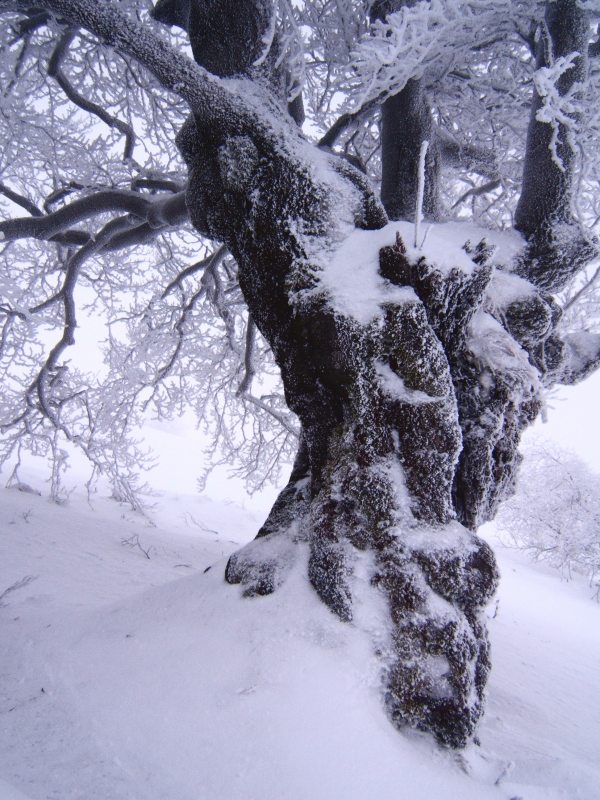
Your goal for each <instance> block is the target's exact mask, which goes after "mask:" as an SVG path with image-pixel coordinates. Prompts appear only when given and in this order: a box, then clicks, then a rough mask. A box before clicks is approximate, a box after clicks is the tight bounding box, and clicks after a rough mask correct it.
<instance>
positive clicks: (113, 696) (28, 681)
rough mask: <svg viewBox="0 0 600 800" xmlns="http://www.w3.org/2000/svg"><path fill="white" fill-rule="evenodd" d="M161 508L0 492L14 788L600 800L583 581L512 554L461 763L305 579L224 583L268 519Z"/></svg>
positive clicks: (594, 668)
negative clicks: (234, 556)
mask: <svg viewBox="0 0 600 800" xmlns="http://www.w3.org/2000/svg"><path fill="white" fill-rule="evenodd" d="M156 502H157V510H156V512H155V516H156V519H157V521H158V523H159V524H158V526H157V527H151V526H149V525H148V523H147V521H145V520H144V519H143V518H142V517H140V516H136V515H135V514H133V513H131V512H128V511H127V510H126V508H125V507H123V506H120V505H119V504H117V503H115V502H114V501H111V500H109V499H101V498H97V499H96V500H95V503H94V505H95V509H94V510H93V511H92V510H91V509H90V508H89V506H87V504H86V503H85V501H84V499H83V497H81V496H79V495H77V493H75V494H74V495H73V496H72V498H71V501H70V503H69V505H68V506H67V507H60V506H55V505H52V504H50V503H49V502H48V501H47V500H46V499H45V498H43V497H39V496H37V495H34V494H28V493H23V492H19V491H16V490H14V489H13V490H2V491H1V492H0V594H1V593H2V592H5V591H6V590H7V589H8V587H10V586H14V589H13V590H12V591H9V592H8V593H6V594H4V596H3V597H2V598H1V599H0V642H1V643H2V644H1V649H0V800H17V799H19V800H23V798H28V799H30V800H42V798H48V799H50V798H52V800H75V799H77V800H84V799H85V800H120V799H121V798H122V799H125V798H126V799H127V800H371V799H372V798H375V799H376V800H425V798H426V800H438V798H439V799H442V800H443V799H444V798H460V799H461V800H462V798H465V799H466V800H471V799H472V800H480V799H482V800H483V799H484V798H488V797H490V798H493V797H496V798H522V800H541V799H542V798H544V800H554V798H582V800H594V798H598V797H600V692H599V688H600V625H599V624H598V622H599V621H600V605H599V604H598V603H596V602H594V601H593V600H592V599H591V598H590V591H589V589H588V587H587V586H586V585H585V583H581V584H580V583H577V582H571V583H566V582H563V581H561V579H560V576H559V575H558V574H557V573H555V572H553V571H551V570H549V569H546V568H544V567H542V566H539V565H536V566H533V565H531V564H530V563H529V562H528V561H527V559H526V558H525V557H524V556H523V555H522V554H519V553H516V552H514V551H510V550H506V549H504V548H501V547H499V548H498V557H499V560H500V564H501V568H502V573H503V579H502V585H501V589H500V593H499V601H498V606H497V608H496V607H495V606H494V607H492V608H491V609H490V612H489V615H490V620H489V625H490V631H491V636H492V639H493V647H494V652H493V660H494V671H493V675H492V679H491V683H490V689H489V700H488V707H487V713H486V717H485V720H484V722H483V724H482V726H481V730H480V740H481V745H480V746H476V745H472V746H471V748H470V749H469V750H468V751H467V752H466V753H465V754H464V755H462V756H457V755H455V754H453V753H449V752H443V751H441V750H439V749H438V748H436V747H435V746H433V745H432V743H431V741H430V740H429V738H428V737H426V736H422V735H419V734H414V733H408V732H407V733H406V734H403V735H401V734H399V733H397V732H396V731H395V730H394V729H393V728H392V726H391V725H390V724H389V722H388V721H387V719H386V717H385V714H384V712H383V710H382V704H381V702H380V698H379V696H378V692H379V678H378V666H377V662H376V661H375V660H374V657H373V654H372V653H371V652H370V649H369V647H368V645H367V643H366V642H365V640H364V639H363V638H362V637H361V636H360V634H359V633H357V632H356V631H355V630H354V629H353V628H351V627H350V626H347V625H344V624H342V623H340V622H338V621H337V620H336V619H335V618H334V617H333V616H332V615H331V614H330V613H329V612H328V610H327V609H326V608H325V606H323V604H321V603H319V602H318V601H317V599H316V598H315V597H314V596H313V595H312V593H311V591H310V589H309V588H307V586H306V585H305V582H304V581H303V580H302V577H301V575H299V574H292V576H291V578H290V579H289V580H288V582H287V583H286V584H285V586H284V587H283V588H282V589H280V590H279V591H278V592H277V593H276V594H275V595H273V596H270V597H266V598H255V599H252V600H242V599H240V590H239V588H238V587H232V586H228V585H226V584H225V583H224V581H223V567H224V559H225V558H226V557H227V555H228V553H230V552H231V551H232V550H233V549H234V548H236V547H237V546H238V544H239V543H241V542H244V541H247V540H248V539H250V538H251V537H252V536H253V535H254V532H255V531H256V529H257V527H258V522H259V519H260V512H259V511H256V513H254V512H251V511H248V510H247V509H243V508H241V507H240V506H238V505H236V504H233V503H227V502H225V501H209V500H207V499H203V498H201V497H198V496H196V497H194V496H191V495H190V496H181V495H180V496H175V495H169V494H166V493H164V492H163V494H162V496H160V497H158V498H156ZM138 542H139V546H138V544H137V543H138ZM143 550H146V551H147V552H148V555H149V556H150V558H147V557H146V554H145V553H144V552H143ZM211 564H214V566H213V568H212V569H211V570H209V571H208V572H204V570H205V568H206V567H207V566H208V565H211ZM300 568H301V565H300ZM19 582H21V585H20V586H19Z"/></svg>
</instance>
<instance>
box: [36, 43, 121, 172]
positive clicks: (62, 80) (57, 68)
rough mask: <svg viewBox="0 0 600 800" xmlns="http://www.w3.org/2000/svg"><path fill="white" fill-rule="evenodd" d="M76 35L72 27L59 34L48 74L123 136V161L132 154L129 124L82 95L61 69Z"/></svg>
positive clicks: (90, 111) (75, 99) (67, 93)
mask: <svg viewBox="0 0 600 800" xmlns="http://www.w3.org/2000/svg"><path fill="white" fill-rule="evenodd" d="M76 36H77V31H76V30H74V29H69V30H67V31H65V33H64V34H63V35H62V36H61V38H60V39H59V41H58V44H57V45H56V47H55V48H54V52H53V53H52V56H51V57H50V61H49V62H48V75H50V77H52V78H54V79H55V80H56V82H57V83H58V85H59V86H60V88H61V89H62V90H63V92H64V93H65V94H66V95H67V97H68V98H69V100H70V101H71V102H72V103H74V104H75V105H76V106H79V108H81V109H82V110H83V111H87V112H88V113H90V114H94V115H95V116H96V117H98V119H101V120H102V122H104V123H105V124H106V125H108V126H109V128H116V129H117V130H118V131H119V132H120V133H122V134H123V136H125V151H124V153H123V161H129V159H131V157H132V155H133V148H134V147H135V133H134V131H133V128H132V127H131V125H129V124H128V123H126V122H123V121H122V120H120V119H118V118H117V117H114V116H113V115H112V114H109V113H108V111H106V109H104V108H102V106H99V105H98V104H97V103H93V102H92V101H91V100H88V99H87V98H85V97H83V95H82V94H80V93H79V92H78V91H77V90H76V89H75V88H74V87H73V85H72V84H71V82H70V81H69V80H68V78H67V76H66V75H65V73H64V72H63V70H62V62H63V61H64V58H65V56H66V54H67V51H68V49H69V47H70V45H71V44H72V42H73V40H74V39H75V37H76Z"/></svg>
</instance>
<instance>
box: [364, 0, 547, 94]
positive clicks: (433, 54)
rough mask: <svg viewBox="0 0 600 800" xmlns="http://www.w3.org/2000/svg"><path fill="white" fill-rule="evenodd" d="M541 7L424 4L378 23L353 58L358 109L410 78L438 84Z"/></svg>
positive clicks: (482, 0)
mask: <svg viewBox="0 0 600 800" xmlns="http://www.w3.org/2000/svg"><path fill="white" fill-rule="evenodd" d="M541 5H542V4H541V3H538V2H534V3H531V2H516V3H515V2H513V1H512V0H469V1H468V2H464V1H461V0H421V1H420V2H418V3H415V4H414V5H411V6H408V5H407V6H403V7H402V8H401V9H400V10H399V11H396V12H394V13H392V14H389V15H388V16H387V18H386V21H385V22H382V21H379V20H378V21H377V22H375V23H374V24H373V26H372V29H371V32H370V35H368V36H365V37H364V38H363V40H362V42H361V43H360V45H359V46H358V48H357V49H356V51H355V54H354V66H355V69H356V75H357V80H356V90H355V97H356V105H357V106H359V107H360V106H362V105H364V104H366V103H368V102H369V101H370V100H372V99H373V98H380V99H385V97H388V96H390V95H393V94H396V93H398V92H399V91H401V90H402V89H403V88H404V86H405V85H406V83H407V82H408V81H409V80H411V79H414V78H416V79H418V78H422V77H423V76H427V78H428V79H431V80H436V79H437V78H439V77H441V76H443V75H445V74H446V73H447V72H449V71H450V70H451V69H454V68H456V67H457V66H459V65H460V64H461V63H462V62H464V61H466V59H467V56H468V54H469V53H470V52H472V51H473V50H475V49H478V48H482V47H485V46H486V45H487V44H488V43H489V42H490V41H496V40H497V39H498V38H506V37H508V36H510V35H513V34H518V31H519V30H520V29H521V28H522V27H523V26H522V24H520V22H521V21H522V20H521V18H527V19H528V20H529V19H531V17H532V16H535V14H536V8H537V7H538V6H539V7H541Z"/></svg>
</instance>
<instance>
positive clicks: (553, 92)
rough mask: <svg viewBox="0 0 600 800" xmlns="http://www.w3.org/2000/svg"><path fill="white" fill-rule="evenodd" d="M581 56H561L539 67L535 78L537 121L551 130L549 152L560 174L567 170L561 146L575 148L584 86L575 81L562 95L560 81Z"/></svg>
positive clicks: (575, 54) (571, 54)
mask: <svg viewBox="0 0 600 800" xmlns="http://www.w3.org/2000/svg"><path fill="white" fill-rule="evenodd" d="M579 57H580V54H579V53H577V52H574V53H569V55H568V56H561V57H560V58H557V59H556V60H555V61H554V63H553V64H552V65H551V66H549V67H540V68H539V69H538V70H537V71H536V72H535V74H534V76H533V82H534V84H535V90H536V92H537V94H538V96H539V98H540V100H541V103H542V105H541V108H540V109H539V110H538V112H537V114H536V119H537V121H538V122H546V123H548V124H549V125H550V126H551V127H552V137H551V139H550V145H549V146H550V152H551V153H552V161H553V162H554V163H555V164H556V166H557V167H558V168H559V169H560V171H561V172H564V171H565V166H564V164H563V160H562V158H561V157H560V154H559V152H558V150H559V147H560V145H561V144H567V145H568V146H569V147H570V148H571V149H574V147H575V143H574V141H573V137H572V134H573V132H574V128H575V125H576V119H577V113H578V111H580V110H581V108H580V103H579V102H578V101H579V98H580V96H581V94H582V89H583V86H582V84H581V83H579V82H575V83H573V85H572V86H571V87H570V88H569V89H568V90H567V91H566V92H564V93H562V92H561V90H560V82H561V79H562V78H563V76H564V75H565V74H566V73H567V72H569V71H570V70H572V69H574V68H575V67H576V63H575V62H576V59H578V58H579ZM561 134H562V135H564V136H566V137H567V141H566V142H562V141H561Z"/></svg>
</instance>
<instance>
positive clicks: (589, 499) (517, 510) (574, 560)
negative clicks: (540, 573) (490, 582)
mask: <svg viewBox="0 0 600 800" xmlns="http://www.w3.org/2000/svg"><path fill="white" fill-rule="evenodd" d="M497 524H498V529H499V530H500V531H501V533H503V534H507V535H508V538H509V541H510V542H511V543H512V545H514V546H515V547H519V548H521V549H523V550H526V551H527V552H528V553H530V554H531V555H532V557H533V558H535V559H536V560H538V561H546V562H547V563H548V564H550V565H551V566H553V567H555V568H556V569H559V570H560V571H561V572H562V574H563V575H564V576H565V577H566V578H571V577H572V575H573V573H580V574H583V575H585V576H586V578H587V579H588V580H589V582H590V586H593V587H594V588H595V597H596V598H598V596H599V593H600V586H599V584H598V574H599V573H600V477H599V476H598V475H597V474H596V473H594V472H592V471H591V470H590V468H589V467H588V466H587V465H586V464H585V462H583V461H582V460H581V459H579V458H577V456H575V455H574V454H573V453H569V452H567V451H560V450H559V451H556V448H552V449H551V448H549V447H545V446H544V445H539V444H538V445H537V446H535V447H532V448H530V450H529V452H528V454H527V456H526V458H525V463H524V465H523V469H522V470H521V473H520V475H519V481H518V487H517V491H516V492H515V494H514V495H513V497H511V498H510V499H509V500H508V501H507V502H506V503H503V504H502V507H501V509H500V513H499V515H498V518H497Z"/></svg>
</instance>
